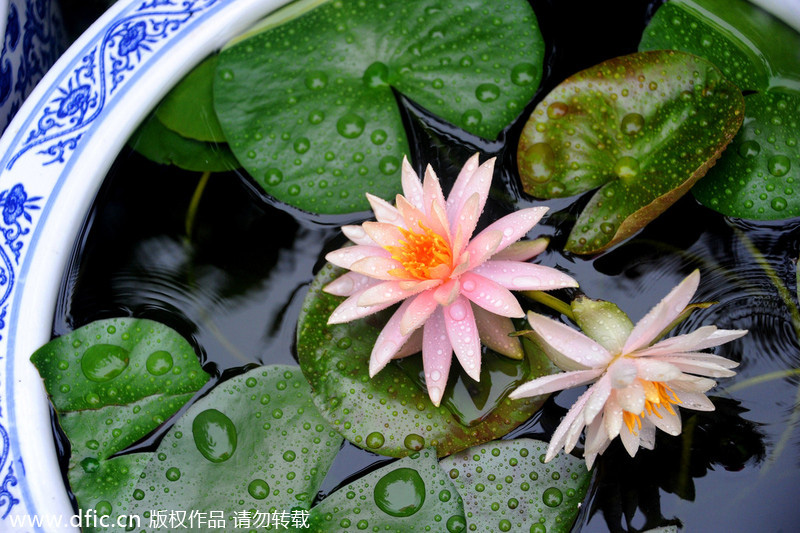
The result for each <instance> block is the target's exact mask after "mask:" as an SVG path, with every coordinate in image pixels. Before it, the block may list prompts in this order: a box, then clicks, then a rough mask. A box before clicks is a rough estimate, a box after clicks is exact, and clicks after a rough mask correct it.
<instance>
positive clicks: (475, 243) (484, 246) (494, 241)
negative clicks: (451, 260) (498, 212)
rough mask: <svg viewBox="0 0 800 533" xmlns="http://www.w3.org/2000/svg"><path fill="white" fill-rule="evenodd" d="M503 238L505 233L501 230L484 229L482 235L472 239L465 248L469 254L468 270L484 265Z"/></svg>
mask: <svg viewBox="0 0 800 533" xmlns="http://www.w3.org/2000/svg"><path fill="white" fill-rule="evenodd" d="M502 239H503V235H502V233H500V232H499V231H489V232H487V231H482V232H481V234H480V235H478V236H477V237H475V238H474V239H472V241H470V243H469V244H468V245H467V248H466V249H465V253H467V254H469V255H468V257H469V265H468V266H467V270H472V269H474V268H475V267H477V266H480V265H482V264H483V263H484V262H485V261H486V260H487V259H489V258H490V257H492V256H493V255H494V253H495V252H496V251H497V246H498V245H499V244H500V241H501V240H502Z"/></svg>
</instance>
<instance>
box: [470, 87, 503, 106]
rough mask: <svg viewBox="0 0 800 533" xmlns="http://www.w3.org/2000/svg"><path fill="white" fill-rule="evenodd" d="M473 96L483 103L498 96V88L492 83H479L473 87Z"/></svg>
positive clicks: (491, 100)
mask: <svg viewBox="0 0 800 533" xmlns="http://www.w3.org/2000/svg"><path fill="white" fill-rule="evenodd" d="M475 98H477V99H478V101H479V102H483V103H488V102H494V101H495V100H497V99H498V98H500V88H499V87H498V86H497V85H495V84H494V83H481V84H480V85H478V88H477V89H475Z"/></svg>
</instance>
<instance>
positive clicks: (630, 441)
mask: <svg viewBox="0 0 800 533" xmlns="http://www.w3.org/2000/svg"><path fill="white" fill-rule="evenodd" d="M619 439H620V440H621V441H622V445H623V446H624V447H625V450H627V452H628V455H630V456H631V457H635V456H636V452H638V451H639V432H638V431H637V432H636V433H633V432H631V431H628V428H625V429H623V430H622V431H620V432H619Z"/></svg>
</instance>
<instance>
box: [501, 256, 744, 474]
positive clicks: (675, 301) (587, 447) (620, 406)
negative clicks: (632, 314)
mask: <svg viewBox="0 0 800 533" xmlns="http://www.w3.org/2000/svg"><path fill="white" fill-rule="evenodd" d="M699 282H700V274H699V272H698V271H696V270H695V271H694V272H692V273H691V274H690V275H689V276H688V277H687V278H686V279H684V280H683V281H682V282H681V283H680V284H679V285H678V286H677V287H675V288H674V289H673V290H672V291H671V292H670V293H669V294H668V295H667V296H665V297H664V299H663V300H661V302H660V303H659V304H658V305H656V306H655V307H653V309H652V310H650V312H649V313H647V315H645V316H644V317H643V318H642V319H641V320H640V321H639V322H638V323H637V324H636V325H635V326H633V325H632V324H631V323H630V321H628V320H627V318H626V319H625V320H624V321H617V322H616V323H614V324H607V326H608V327H606V328H604V333H605V335H604V338H603V344H600V343H599V342H596V341H594V340H592V339H590V338H589V337H587V336H586V335H584V334H582V333H579V332H578V331H575V330H574V329H572V328H570V327H568V326H566V325H564V324H561V323H559V322H556V321H555V320H552V319H549V318H547V317H544V316H541V315H537V314H534V313H529V314H528V321H529V322H530V324H531V327H532V328H533V331H534V332H535V336H536V338H537V341H538V342H539V343H540V345H541V346H542V348H543V349H544V350H545V352H546V353H547V355H548V356H549V357H550V358H551V359H552V360H553V362H554V363H555V364H556V365H557V366H559V367H560V368H561V369H562V370H566V372H562V373H559V374H553V375H550V376H545V377H541V378H538V379H535V380H533V381H530V382H528V383H525V384H524V385H522V386H520V387H519V388H517V389H516V390H515V391H514V392H512V393H511V395H510V397H511V398H523V397H527V396H537V395H539V394H548V393H552V392H556V391H559V390H563V389H568V388H572V387H577V386H580V385H586V384H590V383H592V385H591V387H589V389H588V390H586V392H584V393H583V394H582V395H581V396H580V397H579V398H578V399H577V400H576V402H575V404H574V405H573V406H572V407H571V408H570V410H569V411H568V412H567V415H566V416H565V417H564V419H563V420H562V421H561V424H559V426H558V428H557V429H556V431H555V433H554V434H553V437H552V439H551V441H550V445H549V447H548V449H547V454H546V456H545V461H549V460H551V459H553V457H555V455H556V454H557V453H558V451H559V450H560V449H561V448H562V447H563V448H564V450H565V451H566V452H569V451H571V450H572V448H573V447H574V446H575V444H576V443H577V441H578V437H579V436H580V434H581V432H582V431H583V429H584V428H586V440H585V444H584V458H585V460H586V464H587V466H588V467H589V468H591V467H592V464H593V463H594V461H595V459H596V457H597V455H598V454H601V453H603V451H605V449H606V448H607V447H608V445H609V444H610V442H611V441H612V440H613V439H614V438H616V437H617V436H619V437H620V440H622V444H623V446H624V447H625V449H626V450H627V451H628V453H629V454H630V455H631V457H633V456H634V455H635V454H636V452H637V450H638V449H639V446H642V447H644V448H648V449H652V448H653V445H654V444H655V429H656V428H659V429H661V430H662V431H665V432H667V433H669V434H670V435H678V434H679V433H680V432H681V418H680V412H679V411H678V410H677V409H676V408H675V407H674V406H678V405H680V406H681V407H684V408H688V409H694V410H697V411H712V410H714V404H712V403H711V401H710V400H709V399H708V398H707V397H706V395H705V392H706V391H708V390H709V389H711V388H712V387H714V386H715V385H716V382H715V381H714V380H712V379H710V378H719V377H729V376H733V375H734V374H735V372H734V371H732V370H731V368H734V367H736V366H737V365H738V363H736V362H735V361H731V360H730V359H726V358H724V357H720V356H718V355H714V354H710V353H705V352H700V350H703V349H705V348H710V347H712V346H718V345H721V344H724V343H726V342H729V341H732V340H734V339H737V338H739V337H741V336H743V335H745V334H746V333H747V331H746V330H724V329H717V328H716V326H703V327H701V328H699V329H697V330H696V331H693V332H691V333H688V334H685V335H678V336H675V337H670V338H667V339H664V340H662V341H659V342H655V341H656V340H657V339H658V338H659V337H661V335H662V333H663V331H664V330H665V328H667V327H668V326H670V325H671V324H672V322H673V321H674V320H675V319H676V318H677V317H678V316H679V315H680V314H681V313H682V312H683V311H684V309H685V308H686V306H687V305H688V303H689V301H690V300H691V299H692V296H693V295H694V293H695V291H696V290H697V286H698V284H699Z"/></svg>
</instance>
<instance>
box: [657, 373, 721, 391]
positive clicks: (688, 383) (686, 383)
mask: <svg viewBox="0 0 800 533" xmlns="http://www.w3.org/2000/svg"><path fill="white" fill-rule="evenodd" d="M669 386H670V387H672V388H673V390H675V391H686V392H698V393H703V392H706V391H709V390H711V389H713V388H714V387H716V386H717V382H716V381H714V380H713V379H709V378H702V377H699V376H692V375H689V374H684V375H682V376H681V377H680V378H678V379H673V380H672V381H670V382H669Z"/></svg>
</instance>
